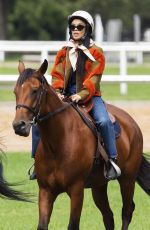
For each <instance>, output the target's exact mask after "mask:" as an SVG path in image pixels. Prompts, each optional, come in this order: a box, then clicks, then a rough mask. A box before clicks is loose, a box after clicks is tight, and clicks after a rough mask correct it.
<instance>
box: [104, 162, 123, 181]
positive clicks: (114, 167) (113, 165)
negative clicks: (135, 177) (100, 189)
mask: <svg viewBox="0 0 150 230" xmlns="http://www.w3.org/2000/svg"><path fill="white" fill-rule="evenodd" d="M109 163H110V164H111V166H110V167H109V169H107V166H106V165H105V166H104V176H105V178H106V179H107V180H108V181H109V180H115V179H117V178H118V177H119V176H120V175H121V170H120V168H119V167H118V165H117V164H116V163H115V162H114V161H113V160H112V159H109ZM111 169H112V175H111V176H108V172H109V171H110V170H111ZM113 171H114V175H113Z"/></svg>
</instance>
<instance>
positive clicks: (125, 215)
mask: <svg viewBox="0 0 150 230" xmlns="http://www.w3.org/2000/svg"><path fill="white" fill-rule="evenodd" d="M119 183H120V189H121V195H122V201H123V208H122V230H127V229H128V226H129V224H130V222H131V219H132V214H133V211H134V208H135V204H134V202H133V195H134V188H135V180H134V179H131V178H130V177H128V178H127V177H126V178H124V179H123V178H122V180H120V181H119Z"/></svg>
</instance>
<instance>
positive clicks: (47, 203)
mask: <svg viewBox="0 0 150 230" xmlns="http://www.w3.org/2000/svg"><path fill="white" fill-rule="evenodd" d="M55 199H56V196H54V195H53V194H52V193H51V191H50V190H49V189H48V188H40V190H39V224H38V228H37V230H48V224H49V221H50V216H51V213H52V210H53V203H54V201H55Z"/></svg>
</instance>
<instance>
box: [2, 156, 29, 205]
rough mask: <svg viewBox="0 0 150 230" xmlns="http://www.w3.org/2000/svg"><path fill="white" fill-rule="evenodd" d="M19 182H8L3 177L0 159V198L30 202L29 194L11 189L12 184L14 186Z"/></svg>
mask: <svg viewBox="0 0 150 230" xmlns="http://www.w3.org/2000/svg"><path fill="white" fill-rule="evenodd" d="M16 185H19V184H17V183H16V184H10V183H8V182H7V181H6V180H5V179H4V177H3V163H2V159H0V197H1V198H7V199H10V200H16V201H26V202H32V201H31V200H30V194H29V193H24V192H20V191H17V190H14V189H12V187H13V186H16Z"/></svg>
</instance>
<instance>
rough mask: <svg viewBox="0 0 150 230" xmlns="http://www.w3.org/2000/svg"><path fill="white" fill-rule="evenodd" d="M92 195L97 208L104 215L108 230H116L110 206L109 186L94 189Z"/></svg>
mask: <svg viewBox="0 0 150 230" xmlns="http://www.w3.org/2000/svg"><path fill="white" fill-rule="evenodd" d="M92 195H93V199H94V202H95V204H96V206H97V208H98V209H99V210H100V211H101V213H102V216H103V221H104V225H105V228H106V230H114V218H113V213H112V211H111V209H110V206H109V201H108V196H107V184H105V185H103V186H101V187H99V188H92Z"/></svg>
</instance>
